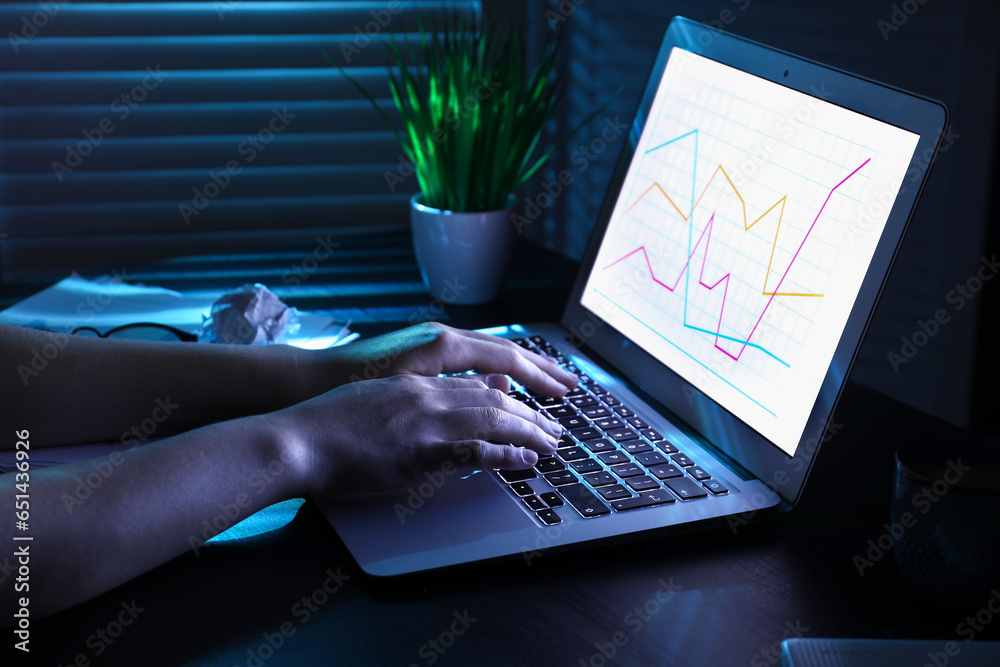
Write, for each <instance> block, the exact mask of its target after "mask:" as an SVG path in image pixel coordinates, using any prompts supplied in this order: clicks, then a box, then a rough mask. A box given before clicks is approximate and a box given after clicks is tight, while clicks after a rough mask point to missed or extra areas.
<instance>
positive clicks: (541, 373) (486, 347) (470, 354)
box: [446, 329, 577, 396]
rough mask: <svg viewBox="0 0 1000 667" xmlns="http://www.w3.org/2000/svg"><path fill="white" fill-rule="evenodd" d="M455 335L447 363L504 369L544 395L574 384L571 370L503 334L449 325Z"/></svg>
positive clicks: (481, 369)
mask: <svg viewBox="0 0 1000 667" xmlns="http://www.w3.org/2000/svg"><path fill="white" fill-rule="evenodd" d="M451 331H452V335H453V336H454V337H455V339H454V342H453V344H452V345H451V346H450V349H449V352H448V358H447V360H446V365H447V366H451V367H454V368H456V369H458V368H466V369H468V368H472V369H475V370H477V371H479V372H481V373H504V374H506V375H509V376H511V377H512V378H514V379H515V380H517V381H518V382H520V383H521V384H523V385H525V386H527V387H530V388H531V389H534V390H535V391H538V392H540V393H543V394H545V395H547V396H562V395H564V394H565V393H566V391H567V390H568V389H571V388H573V387H575V386H576V384H577V377H576V375H574V374H573V373H570V372H569V371H567V370H565V369H563V368H561V367H560V366H559V364H558V363H557V362H556V361H555V360H554V359H552V358H550V357H543V356H541V355H539V354H536V353H534V352H531V351H529V350H525V349H524V348H522V347H520V346H518V345H516V344H514V343H512V342H511V341H509V340H506V339H504V338H498V337H496V336H490V335H488V334H483V333H479V332H477V331H462V330H458V329H452V330H451Z"/></svg>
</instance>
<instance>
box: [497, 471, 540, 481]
mask: <svg viewBox="0 0 1000 667" xmlns="http://www.w3.org/2000/svg"><path fill="white" fill-rule="evenodd" d="M497 474H498V475H500V479H502V480H503V481H505V482H507V483H508V484H511V483H513V482H523V481H524V480H526V479H535V477H537V476H538V475H536V474H535V471H534V470H532V469H531V468H528V469H527V470H497Z"/></svg>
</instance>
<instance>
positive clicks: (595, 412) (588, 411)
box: [580, 405, 611, 419]
mask: <svg viewBox="0 0 1000 667" xmlns="http://www.w3.org/2000/svg"><path fill="white" fill-rule="evenodd" d="M580 411H581V412H582V413H583V416H584V417H586V418H587V419H600V418H601V417H608V416H610V415H611V411H610V410H608V409H607V408H606V407H604V406H603V405H592V406H590V407H589V408H581V409H580Z"/></svg>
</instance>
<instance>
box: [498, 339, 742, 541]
mask: <svg viewBox="0 0 1000 667" xmlns="http://www.w3.org/2000/svg"><path fill="white" fill-rule="evenodd" d="M514 342H515V343H517V344H518V345H520V346H521V347H523V348H525V349H527V350H531V351H532V352H537V353H539V354H542V355H546V356H550V357H553V358H555V359H556V361H558V362H559V363H560V364H561V365H562V367H563V368H565V369H566V370H568V371H570V372H571V373H575V374H576V375H577V376H578V377H579V378H580V384H579V385H577V387H576V388H575V389H573V390H572V391H570V392H569V393H568V394H567V395H566V396H564V397H563V398H550V397H547V396H541V395H540V394H537V393H536V392H533V391H531V390H530V389H526V388H520V387H515V388H513V389H511V392H510V396H511V398H514V399H516V400H518V401H521V402H523V403H524V404H525V405H528V406H529V407H531V408H533V409H535V410H539V411H541V412H542V413H544V414H545V415H547V416H548V417H550V418H552V419H555V420H557V421H559V423H561V424H562V425H563V426H564V427H565V429H566V432H565V433H564V434H563V436H562V438H561V439H560V441H559V448H558V449H557V450H556V453H555V454H554V455H552V456H542V457H540V458H539V459H538V463H537V464H536V465H535V467H534V469H531V470H498V471H496V475H497V476H498V478H499V479H500V480H501V481H502V482H503V483H504V484H506V485H507V486H508V487H509V488H510V490H511V491H513V492H514V494H515V495H516V496H517V497H518V498H519V501H518V502H520V503H523V504H524V505H525V506H526V507H527V508H528V509H529V510H530V511H531V512H533V513H534V515H535V517H536V518H537V519H538V520H539V521H540V522H541V523H542V524H544V525H552V524H557V523H561V521H562V520H561V519H560V518H559V515H558V514H557V513H556V512H554V511H553V509H552V508H555V507H561V506H564V505H570V506H572V507H573V508H574V509H575V510H576V511H577V512H579V513H580V516H582V517H585V518H590V517H599V516H609V515H612V514H614V513H616V512H627V511H631V510H636V509H641V508H645V507H654V506H657V505H664V504H668V503H673V502H678V501H680V502H687V501H692V500H696V499H699V498H706V497H710V496H713V495H722V494H725V493H728V491H729V490H728V489H727V488H726V487H725V486H724V485H723V484H722V482H720V481H719V480H716V479H713V478H712V476H711V475H710V474H709V473H708V472H707V471H705V469H704V468H702V467H701V466H699V465H697V463H696V462H695V461H694V460H692V459H691V458H690V457H689V456H687V455H686V454H685V453H684V452H682V451H680V450H679V449H678V448H677V446H676V444H675V443H673V442H671V441H670V439H669V438H666V437H664V436H663V435H661V434H660V433H659V432H658V431H656V430H655V429H653V428H651V427H650V425H649V424H647V423H646V422H645V421H643V420H642V419H641V418H640V417H638V416H636V414H635V413H634V412H633V411H632V410H630V409H629V407H628V406H627V405H625V404H624V403H623V402H622V401H621V400H620V399H619V398H618V397H617V396H615V395H614V394H612V393H611V392H609V391H608V390H607V389H606V388H605V387H602V386H601V385H600V384H598V383H597V382H595V381H594V379H593V378H591V377H589V376H587V375H586V374H585V373H583V372H582V371H581V370H580V369H579V368H577V367H576V366H574V365H573V364H572V363H571V362H570V361H569V360H568V359H566V358H565V357H564V356H563V355H562V354H561V353H560V352H559V350H557V349H556V348H555V347H553V346H552V345H550V344H549V343H548V342H547V341H546V340H545V339H544V338H543V337H541V336H530V337H528V338H517V339H514ZM539 479H540V480H543V481H544V483H545V484H546V485H547V486H548V487H551V488H550V490H546V491H544V492H537V493H536V491H535V490H534V489H533V488H532V487H531V485H529V484H528V483H527V482H528V480H539ZM536 486H537V485H536Z"/></svg>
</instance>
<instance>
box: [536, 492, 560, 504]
mask: <svg viewBox="0 0 1000 667" xmlns="http://www.w3.org/2000/svg"><path fill="white" fill-rule="evenodd" d="M538 497H539V498H541V499H542V502H544V503H545V504H546V505H548V506H549V507H562V506H563V505H564V504H565V503H564V502H563V499H562V496H560V495H559V494H558V493H556V492H555V491H547V492H546V493H540V494H538Z"/></svg>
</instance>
